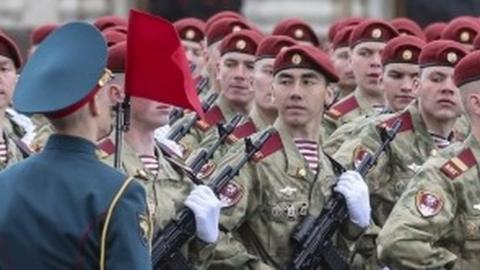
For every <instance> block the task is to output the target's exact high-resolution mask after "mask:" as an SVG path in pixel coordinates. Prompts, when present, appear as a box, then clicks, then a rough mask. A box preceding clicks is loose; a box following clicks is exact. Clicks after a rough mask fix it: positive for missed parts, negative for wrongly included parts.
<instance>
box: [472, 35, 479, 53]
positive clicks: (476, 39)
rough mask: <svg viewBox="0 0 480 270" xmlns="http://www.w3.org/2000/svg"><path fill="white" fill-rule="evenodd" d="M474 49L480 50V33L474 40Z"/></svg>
mask: <svg viewBox="0 0 480 270" xmlns="http://www.w3.org/2000/svg"><path fill="white" fill-rule="evenodd" d="M473 49H474V50H480V35H477V36H476V37H475V39H474V40H473Z"/></svg>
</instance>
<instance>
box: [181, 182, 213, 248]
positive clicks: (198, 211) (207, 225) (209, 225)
mask: <svg viewBox="0 0 480 270" xmlns="http://www.w3.org/2000/svg"><path fill="white" fill-rule="evenodd" d="M185 205H186V206H187V207H188V208H190V209H191V210H192V211H193V213H194V214H195V223H196V226H197V237H198V238H200V239H201V240H203V241H205V242H207V243H214V242H215V241H217V238H218V231H219V230H218V221H219V218H220V200H218V198H217V197H216V196H215V193H213V191H212V190H211V189H210V188H209V187H207V186H205V185H200V186H195V188H194V189H193V190H192V192H190V195H188V197H187V200H186V201H185Z"/></svg>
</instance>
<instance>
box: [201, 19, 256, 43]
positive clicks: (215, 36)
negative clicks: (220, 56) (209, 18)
mask: <svg viewBox="0 0 480 270" xmlns="http://www.w3.org/2000/svg"><path fill="white" fill-rule="evenodd" d="M242 29H251V27H250V26H249V25H248V23H247V22H246V21H244V20H243V19H237V18H224V19H220V20H218V21H216V22H215V23H213V24H212V26H211V27H210V29H208V32H207V46H210V45H212V44H213V43H215V42H217V41H221V40H222V39H224V38H225V37H226V36H227V35H228V34H230V33H232V32H236V31H240V30H242Z"/></svg>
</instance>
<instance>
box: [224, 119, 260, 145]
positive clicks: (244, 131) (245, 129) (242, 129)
mask: <svg viewBox="0 0 480 270" xmlns="http://www.w3.org/2000/svg"><path fill="white" fill-rule="evenodd" d="M255 132H257V127H255V124H254V123H253V122H252V120H251V119H248V121H247V122H245V123H243V124H241V125H239V126H237V127H236V128H235V130H233V132H232V134H230V136H228V138H227V142H228V143H230V144H232V143H235V142H237V141H238V140H240V139H243V138H245V137H248V136H250V135H252V134H253V133H255Z"/></svg>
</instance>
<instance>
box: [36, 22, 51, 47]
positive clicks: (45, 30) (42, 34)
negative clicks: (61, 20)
mask: <svg viewBox="0 0 480 270" xmlns="http://www.w3.org/2000/svg"><path fill="white" fill-rule="evenodd" d="M57 28H58V24H54V23H49V24H43V25H40V26H38V27H36V28H34V29H33V30H32V33H31V34H30V45H31V46H34V45H38V44H40V42H42V41H43V40H44V39H45V38H46V37H47V36H48V35H49V34H50V33H51V32H53V31H54V30H56V29H57Z"/></svg>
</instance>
